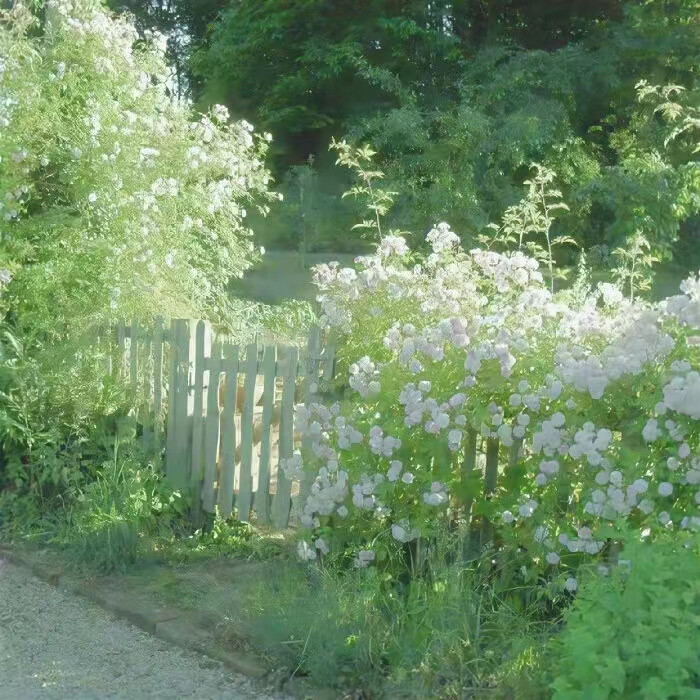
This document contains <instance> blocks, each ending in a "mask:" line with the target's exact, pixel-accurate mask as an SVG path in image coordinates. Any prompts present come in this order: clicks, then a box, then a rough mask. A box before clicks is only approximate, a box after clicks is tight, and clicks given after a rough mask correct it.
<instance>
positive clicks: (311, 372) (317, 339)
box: [299, 326, 321, 508]
mask: <svg viewBox="0 0 700 700" xmlns="http://www.w3.org/2000/svg"><path fill="white" fill-rule="evenodd" d="M306 350H307V357H306V368H305V370H306V371H305V376H304V384H303V389H302V396H303V397H304V406H306V408H308V407H309V406H310V405H311V397H312V395H313V393H314V392H312V389H314V385H316V391H318V379H319V377H318V371H319V366H320V364H321V356H320V353H321V329H320V328H319V327H318V326H312V327H311V331H310V333H309V340H308V343H307V345H306ZM311 442H312V441H311V438H310V437H308V436H307V437H304V439H303V440H302V448H303V449H304V452H308V451H309V450H310V449H311ZM312 481H313V476H312V474H311V472H310V471H309V470H307V469H305V470H304V473H303V475H302V479H301V484H300V485H299V506H300V507H301V508H303V507H304V503H305V501H306V499H307V497H308V495H309V493H311V484H312Z"/></svg>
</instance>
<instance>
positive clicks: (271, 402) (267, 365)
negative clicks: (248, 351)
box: [255, 345, 277, 523]
mask: <svg viewBox="0 0 700 700" xmlns="http://www.w3.org/2000/svg"><path fill="white" fill-rule="evenodd" d="M276 354H277V353H276V350H275V346H274V345H268V346H266V347H265V351H264V353H263V361H262V374H263V377H264V379H263V382H264V383H263V410H262V436H261V439H260V463H259V467H258V488H257V490H256V496H255V512H256V514H257V516H258V520H260V522H261V523H269V522H270V455H271V452H272V445H271V444H270V443H271V439H270V438H271V436H270V432H271V425H272V416H273V414H274V408H275V361H276Z"/></svg>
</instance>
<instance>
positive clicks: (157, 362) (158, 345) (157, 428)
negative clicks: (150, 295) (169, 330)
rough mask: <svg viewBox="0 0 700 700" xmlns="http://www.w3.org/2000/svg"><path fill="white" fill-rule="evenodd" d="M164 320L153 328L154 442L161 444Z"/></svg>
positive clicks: (157, 320)
mask: <svg viewBox="0 0 700 700" xmlns="http://www.w3.org/2000/svg"><path fill="white" fill-rule="evenodd" d="M162 414H163V319H162V318H160V316H159V317H158V318H156V320H155V324H154V328H153V441H154V444H155V445H156V446H157V445H158V443H159V442H160V436H161V432H162V429H161V425H162V419H163V415H162Z"/></svg>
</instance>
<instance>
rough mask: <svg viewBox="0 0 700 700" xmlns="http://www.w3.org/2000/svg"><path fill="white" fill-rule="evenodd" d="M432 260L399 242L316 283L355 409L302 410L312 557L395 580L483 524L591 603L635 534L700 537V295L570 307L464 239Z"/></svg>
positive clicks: (307, 544)
mask: <svg viewBox="0 0 700 700" xmlns="http://www.w3.org/2000/svg"><path fill="white" fill-rule="evenodd" d="M428 242H429V243H430V245H431V247H432V253H430V254H429V255H428V256H427V257H426V258H425V259H422V260H420V261H417V258H416V257H415V256H414V255H413V254H412V253H411V252H410V251H409V250H408V247H407V244H406V241H405V240H404V239H403V238H400V237H398V236H388V237H386V238H384V239H383V240H382V241H381V242H380V244H379V245H378V248H377V253H376V255H373V256H370V257H365V258H360V259H358V260H357V269H348V268H345V269H340V268H339V267H338V266H337V265H329V266H321V267H320V268H318V269H317V271H316V277H317V284H318V286H319V288H320V296H319V300H320V302H321V306H322V311H323V321H324V323H325V324H326V325H327V326H328V327H329V328H331V329H334V330H335V331H336V332H337V333H339V334H340V336H341V343H340V350H339V367H340V372H341V374H344V373H345V372H347V374H348V377H349V379H348V383H349V387H350V389H349V390H350V392H351V397H350V398H348V399H347V400H346V401H345V402H344V403H343V404H342V405H341V404H340V403H335V404H333V405H331V406H325V405H323V403H321V402H317V403H312V404H311V405H310V406H308V407H305V406H299V407H297V420H296V423H297V428H298V430H299V431H300V432H301V433H302V434H303V435H304V436H306V437H307V439H308V441H309V445H310V449H309V450H308V451H307V453H305V454H304V455H301V454H298V455H295V456H294V457H293V458H292V459H290V460H287V461H286V462H285V463H284V465H283V466H284V468H285V469H286V470H287V472H288V474H289V475H290V476H292V477H297V478H299V477H300V476H301V475H302V472H303V469H311V470H313V471H314V473H315V481H314V483H313V486H312V489H311V493H310V495H309V496H308V498H307V499H306V501H305V502H304V503H303V504H302V522H303V524H304V526H306V527H307V528H308V529H309V532H308V536H306V538H305V539H304V541H303V542H301V543H300V545H299V553H300V555H301V556H302V558H305V559H309V560H313V559H316V558H317V557H319V556H322V555H326V554H329V555H331V556H334V555H335V556H341V557H350V556H352V557H353V558H354V561H355V564H356V565H357V566H360V567H365V566H368V565H371V564H373V563H376V564H378V565H381V566H383V567H385V568H387V569H388V570H389V571H391V572H395V573H396V572H398V571H400V570H401V569H402V568H403V567H405V566H406V564H407V559H406V556H407V549H408V551H410V548H407V546H406V543H407V542H410V541H412V540H416V539H418V538H429V537H430V536H431V534H433V533H435V532H436V531H437V530H439V529H440V528H442V527H444V526H446V525H448V524H449V523H454V521H455V520H456V519H458V518H459V517H462V516H463V515H464V512H465V510H471V518H472V523H473V524H475V523H476V522H478V521H479V520H481V521H483V520H484V519H488V521H489V522H491V523H493V524H494V525H495V526H496V530H497V534H496V537H495V540H494V541H493V544H494V545H495V547H496V548H497V549H501V550H503V551H504V552H507V553H508V554H509V556H508V557H506V561H507V562H508V566H510V567H512V570H513V571H514V572H517V574H516V575H517V576H522V577H524V578H525V580H526V581H529V582H532V581H535V580H537V579H538V578H539V577H541V576H542V575H545V578H546V580H548V581H550V582H551V584H552V586H553V589H554V590H560V591H561V590H563V589H567V590H569V591H574V590H576V587H577V579H576V571H577V568H578V567H579V566H580V565H581V564H582V563H583V562H588V561H590V559H591V558H594V559H596V560H599V561H600V563H601V565H604V564H605V563H606V562H607V561H608V560H610V559H611V558H613V557H614V546H613V545H612V544H611V543H612V542H614V541H615V540H616V539H617V538H622V536H623V532H626V531H627V530H628V529H629V528H630V527H631V528H632V529H633V531H634V532H636V533H637V535H639V536H642V537H652V538H653V537H654V536H655V534H656V533H658V532H660V531H667V530H674V531H679V532H683V531H693V530H697V529H698V528H700V517H698V507H699V505H700V371H699V370H700V280H699V279H698V278H697V277H690V278H689V279H687V280H686V281H685V282H684V283H683V284H682V285H681V292H682V293H681V294H679V295H677V296H673V297H670V298H668V299H666V300H664V301H662V302H660V303H656V304H651V303H646V302H643V301H639V300H635V301H634V302H630V301H629V300H627V299H626V298H625V297H624V296H623V294H622V292H621V291H620V290H619V289H618V288H616V287H614V286H613V285H610V284H601V285H599V286H597V287H595V288H593V287H591V285H590V284H588V283H587V281H586V279H585V278H583V279H579V280H578V282H577V283H576V284H575V285H574V287H573V288H572V289H571V290H568V291H564V292H559V293H557V294H554V295H553V294H552V293H551V292H550V291H549V289H548V288H547V285H546V284H545V283H544V282H543V278H542V274H541V273H540V271H539V266H538V263H537V261H535V260H534V259H532V258H529V257H527V256H525V255H524V254H522V253H521V252H513V253H506V254H499V253H495V252H492V251H487V250H472V251H470V252H465V251H463V250H461V249H460V247H459V239H458V237H457V236H456V235H455V234H454V233H453V232H452V231H451V230H450V229H449V226H447V224H440V225H439V226H437V227H435V228H434V229H433V230H432V231H431V232H430V233H429V234H428ZM494 440H498V444H499V445H500V447H499V465H500V466H499V470H498V471H499V473H498V479H497V482H496V483H495V488H494V490H493V492H492V493H488V492H485V490H484V485H483V477H482V473H481V472H482V468H484V462H485V454H484V452H485V446H486V445H487V444H491V445H492V448H491V450H492V451H493V445H494V444H495V443H494V442H493V441H494ZM489 441H490V442H489ZM477 443H478V445H479V446H480V449H479V450H478V456H477V459H476V465H474V464H473V457H471V458H470V454H473V451H474V450H475V447H476V445H477ZM470 460H471V461H470ZM304 462H306V465H304ZM473 466H476V469H470V467H473ZM487 469H488V468H487ZM494 477H495V474H494V473H493V466H492V467H491V476H490V477H489V478H491V479H492V480H493V478H494ZM470 506H471V508H470ZM489 542H490V539H489V540H488V541H487V542H486V543H484V542H482V544H488V543H489ZM611 550H612V551H611Z"/></svg>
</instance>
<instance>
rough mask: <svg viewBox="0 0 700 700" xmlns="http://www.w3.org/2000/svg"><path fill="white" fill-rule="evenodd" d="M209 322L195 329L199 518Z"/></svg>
mask: <svg viewBox="0 0 700 700" xmlns="http://www.w3.org/2000/svg"><path fill="white" fill-rule="evenodd" d="M208 330H209V329H208V327H207V324H206V323H205V322H204V321H200V322H199V323H198V324H197V327H196V329H195V350H194V409H193V412H192V455H191V458H190V460H191V464H192V468H191V473H190V483H191V484H192V486H193V490H194V501H193V502H194V517H195V519H196V520H199V511H200V508H201V504H202V500H201V489H202V477H203V469H202V465H203V462H204V358H205V357H206V355H207V347H206V346H207V340H208V339H209V333H208Z"/></svg>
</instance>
